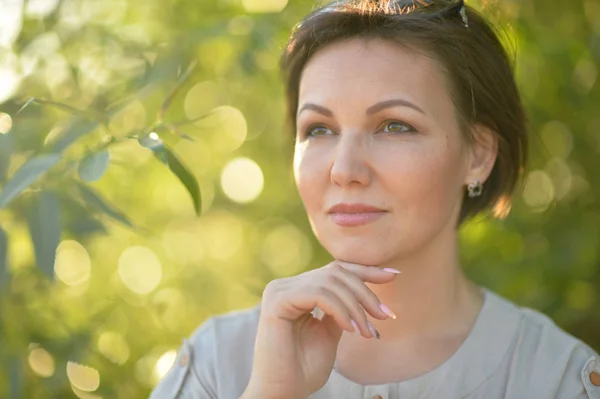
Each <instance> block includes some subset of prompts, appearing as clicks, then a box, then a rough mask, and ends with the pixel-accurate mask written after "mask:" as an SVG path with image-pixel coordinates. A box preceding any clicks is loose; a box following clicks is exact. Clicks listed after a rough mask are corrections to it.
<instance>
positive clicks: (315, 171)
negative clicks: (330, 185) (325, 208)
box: [294, 143, 327, 210]
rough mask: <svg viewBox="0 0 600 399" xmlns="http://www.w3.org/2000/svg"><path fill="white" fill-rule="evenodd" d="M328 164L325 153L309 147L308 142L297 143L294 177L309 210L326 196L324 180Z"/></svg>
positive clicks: (316, 206)
mask: <svg viewBox="0 0 600 399" xmlns="http://www.w3.org/2000/svg"><path fill="white" fill-rule="evenodd" d="M326 171H327V165H326V156H325V154H321V153H319V151H316V149H315V148H310V149H309V148H308V144H306V143H304V144H302V143H301V144H297V146H296V150H295V152H294V178H295V180H296V186H297V187H298V192H299V194H300V197H301V198H302V201H303V202H304V206H305V207H306V209H307V210H311V209H315V208H318V207H319V206H320V205H321V202H322V199H323V197H324V195H323V194H324V190H325V187H323V182H325V184H326V183H327V181H326V180H324V176H326Z"/></svg>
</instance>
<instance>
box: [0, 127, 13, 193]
mask: <svg viewBox="0 0 600 399" xmlns="http://www.w3.org/2000/svg"><path fill="white" fill-rule="evenodd" d="M12 150H13V140H12V136H11V135H10V134H0V182H3V181H4V180H5V179H6V175H7V174H8V167H9V166H10V157H11V154H12Z"/></svg>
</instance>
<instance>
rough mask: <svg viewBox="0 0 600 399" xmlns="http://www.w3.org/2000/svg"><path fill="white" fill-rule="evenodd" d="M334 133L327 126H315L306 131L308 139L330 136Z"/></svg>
mask: <svg viewBox="0 0 600 399" xmlns="http://www.w3.org/2000/svg"><path fill="white" fill-rule="evenodd" d="M332 134H333V131H332V130H331V129H329V128H327V127H325V126H321V125H313V126H311V127H309V128H308V129H306V137H316V136H330V135H332Z"/></svg>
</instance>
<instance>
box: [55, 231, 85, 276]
mask: <svg viewBox="0 0 600 399" xmlns="http://www.w3.org/2000/svg"><path fill="white" fill-rule="evenodd" d="M54 273H55V274H56V277H57V278H58V279H59V280H60V281H62V282H63V283H65V284H66V285H68V286H70V287H74V286H77V285H80V284H83V283H85V282H87V281H88V280H89V279H90V275H91V273H92V263H91V260H90V255H89V254H88V252H87V251H86V249H85V248H84V247H83V246H82V245H81V244H80V243H78V242H77V241H73V240H64V241H63V242H61V243H60V245H59V246H58V248H57V249H56V261H55V262H54Z"/></svg>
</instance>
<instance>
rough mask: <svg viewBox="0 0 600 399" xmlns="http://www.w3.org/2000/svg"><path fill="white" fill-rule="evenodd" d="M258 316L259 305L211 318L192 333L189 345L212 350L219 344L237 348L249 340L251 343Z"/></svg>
mask: <svg viewBox="0 0 600 399" xmlns="http://www.w3.org/2000/svg"><path fill="white" fill-rule="evenodd" d="M259 316H260V304H259V305H256V306H254V307H252V308H248V309H242V310H235V311H231V312H227V313H222V314H219V315H215V316H211V317H209V318H208V319H206V321H205V322H204V323H202V324H201V325H200V326H199V327H198V328H197V329H196V330H195V331H194V333H193V334H192V336H191V338H190V341H191V344H192V345H193V346H194V347H195V348H202V347H209V348H214V346H215V345H220V344H228V345H231V344H233V345H236V346H239V344H242V345H244V344H246V343H247V342H248V341H250V340H251V341H252V342H253V341H254V338H255V337H254V336H255V335H256V330H257V328H258V320H259Z"/></svg>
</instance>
